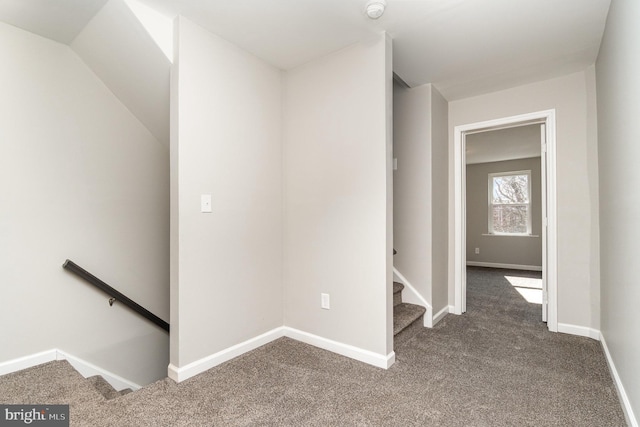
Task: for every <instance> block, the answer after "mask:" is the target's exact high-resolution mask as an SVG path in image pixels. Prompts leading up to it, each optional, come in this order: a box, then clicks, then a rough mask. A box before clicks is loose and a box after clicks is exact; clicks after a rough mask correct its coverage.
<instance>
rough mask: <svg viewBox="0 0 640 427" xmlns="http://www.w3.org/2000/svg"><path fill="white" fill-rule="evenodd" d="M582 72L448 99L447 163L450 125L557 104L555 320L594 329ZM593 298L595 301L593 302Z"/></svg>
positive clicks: (589, 171)
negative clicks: (556, 316)
mask: <svg viewBox="0 0 640 427" xmlns="http://www.w3.org/2000/svg"><path fill="white" fill-rule="evenodd" d="M592 83H593V82H592V80H590V79H587V73H585V72H579V73H574V74H570V75H567V76H564V77H560V78H556V79H552V80H546V81H542V82H538V83H533V84H528V85H524V86H518V87H515V88H512V89H508V90H504V91H500V92H494V93H490V94H486V95H482V96H477V97H473V98H467V99H462V100H459V101H454V102H451V103H450V104H449V129H450V135H449V142H450V150H449V165H450V166H451V168H450V170H451V171H453V166H452V165H453V129H454V127H455V126H458V125H463V124H469V123H475V122H480V121H485V120H490V119H497V118H502V117H508V116H514V115H518V114H524V113H530V112H534V111H542V110H548V109H556V121H557V139H556V140H557V209H558V210H557V212H558V248H557V249H558V322H559V323H565V324H571V325H577V326H583V327H589V328H594V329H599V327H600V325H599V322H598V316H597V313H595V312H594V311H595V310H594V307H597V306H598V305H599V302H598V298H599V295H597V294H593V293H592V292H591V289H592V281H593V280H597V279H593V278H592V277H591V275H590V273H591V271H590V268H591V266H590V264H591V263H592V262H594V259H593V256H592V254H593V252H594V251H597V250H598V248H597V246H595V242H594V239H593V238H592V235H591V234H592V232H593V229H592V221H597V218H593V206H597V204H598V200H597V199H594V198H593V192H592V191H591V189H590V182H591V181H592V180H593V179H594V174H597V171H596V170H594V168H593V167H592V165H590V163H589V161H588V153H589V144H590V141H591V136H590V135H589V132H590V131H593V128H592V127H591V126H589V122H588V120H589V119H592V117H591V116H590V115H588V114H587V111H588V108H589V103H590V102H593V99H592V98H590V97H588V96H587V93H588V90H589V88H588V85H590V84H592ZM449 194H450V197H449V203H450V204H449V207H450V211H449V212H450V214H453V213H454V206H453V202H454V200H453V199H454V197H453V176H452V175H451V174H450V179H449ZM453 224H454V221H453V218H451V220H450V229H449V242H450V247H449V251H450V252H449V254H450V262H449V272H450V275H449V298H450V301H453V288H454V284H453V262H452V261H453V250H454V248H453ZM594 299H595V301H594Z"/></svg>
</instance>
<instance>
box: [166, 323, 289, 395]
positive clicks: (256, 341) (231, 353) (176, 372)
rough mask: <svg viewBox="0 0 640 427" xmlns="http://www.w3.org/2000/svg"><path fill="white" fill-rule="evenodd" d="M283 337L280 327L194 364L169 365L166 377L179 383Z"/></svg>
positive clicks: (282, 330)
mask: <svg viewBox="0 0 640 427" xmlns="http://www.w3.org/2000/svg"><path fill="white" fill-rule="evenodd" d="M283 336H284V329H283V327H282V326H281V327H278V328H275V329H272V330H270V331H268V332H265V333H264V334H261V335H258V336H257V337H254V338H251V339H248V340H247V341H244V342H241V343H240V344H236V345H234V346H231V347H229V348H226V349H224V350H221V351H219V352H217V353H214V354H212V355H209V356H207V357H203V358H202V359H199V360H196V361H195V362H191V363H189V364H188V365H185V366H183V367H181V368H179V367H177V366H175V365H173V364H169V368H168V376H169V378H171V379H172V380H174V381H175V382H178V383H179V382H181V381H184V380H186V379H189V378H191V377H193V376H194V375H198V374H200V373H202V372H204V371H206V370H208V369H211V368H213V367H214V366H217V365H219V364H221V363H224V362H226V361H228V360H231V359H233V358H234V357H238V356H240V355H241V354H244V353H246V352H248V351H251V350H254V349H256V348H258V347H260V346H263V345H265V344H268V343H269V342H271V341H273V340H276V339H278V338H281V337H283Z"/></svg>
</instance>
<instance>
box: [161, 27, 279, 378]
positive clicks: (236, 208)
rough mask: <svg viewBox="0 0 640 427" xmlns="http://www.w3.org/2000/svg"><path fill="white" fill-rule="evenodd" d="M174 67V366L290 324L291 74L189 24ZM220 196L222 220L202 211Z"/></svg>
mask: <svg viewBox="0 0 640 427" xmlns="http://www.w3.org/2000/svg"><path fill="white" fill-rule="evenodd" d="M176 36H177V44H178V45H177V49H176V50H175V52H176V60H175V62H174V68H173V70H172V80H173V81H172V106H171V108H172V123H173V125H174V126H173V129H172V139H171V150H172V171H171V188H172V194H171V205H172V207H171V209H172V224H171V247H172V248H171V268H172V272H171V288H172V289H171V292H172V300H171V319H172V322H173V327H172V331H171V363H172V365H174V366H175V367H177V368H181V367H184V366H185V365H187V364H189V363H191V362H194V361H197V360H199V359H201V358H204V357H207V356H210V355H212V354H214V353H216V352H219V351H221V350H224V349H227V348H228V347H231V346H233V345H235V344H238V343H241V342H244V341H246V340H248V339H251V338H253V337H255V336H257V335H260V334H262V333H264V332H266V331H269V330H271V329H273V328H276V327H279V326H282V323H283V304H282V142H281V140H282V134H281V128H282V114H281V88H282V86H281V73H280V71H279V70H277V69H275V68H273V67H272V66H269V65H267V64H266V63H264V62H262V61H261V60H259V59H257V58H255V57H253V56H251V55H249V54H248V53H246V52H244V51H242V50H241V49H239V48H237V47H236V46H234V45H232V44H230V43H229V42H227V41H225V40H223V39H221V38H219V37H217V36H215V35H213V34H211V33H209V32H207V31H206V30H204V29H202V28H201V27H199V26H197V25H195V24H193V23H191V22H190V21H188V20H187V19H184V18H182V17H180V18H178V23H177V31H176ZM201 194H211V195H212V198H213V213H201V212H200V195H201Z"/></svg>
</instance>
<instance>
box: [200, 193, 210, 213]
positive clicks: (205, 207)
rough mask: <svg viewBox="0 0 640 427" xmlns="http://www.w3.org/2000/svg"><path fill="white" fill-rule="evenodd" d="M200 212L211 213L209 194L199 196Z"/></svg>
mask: <svg viewBox="0 0 640 427" xmlns="http://www.w3.org/2000/svg"><path fill="white" fill-rule="evenodd" d="M200 212H203V213H211V194H203V195H201V196H200Z"/></svg>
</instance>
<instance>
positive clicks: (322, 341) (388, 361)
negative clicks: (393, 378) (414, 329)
mask: <svg viewBox="0 0 640 427" xmlns="http://www.w3.org/2000/svg"><path fill="white" fill-rule="evenodd" d="M283 330H284V336H286V337H288V338H291V339H294V340H297V341H301V342H303V343H306V344H310V345H312V346H314V347H318V348H321V349H323V350H328V351H331V352H333V353H337V354H340V355H342V356H346V357H349V358H351V359H355V360H358V361H360V362H364V363H367V364H369V365H373V366H376V367H378V368H383V369H388V368H389V367H390V366H391V365H393V364H394V363H395V361H396V354H395V353H394V352H393V351H392V352H391V353H389V354H388V355H386V356H385V355H382V354H379V353H374V352H372V351H369V350H364V349H362V348H358V347H355V346H352V345H349V344H344V343H341V342H338V341H333V340H330V339H328V338H323V337H321V336H318V335H314V334H310V333H308V332H304V331H300V330H298V329H294V328H290V327H288V326H284V327H283Z"/></svg>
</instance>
